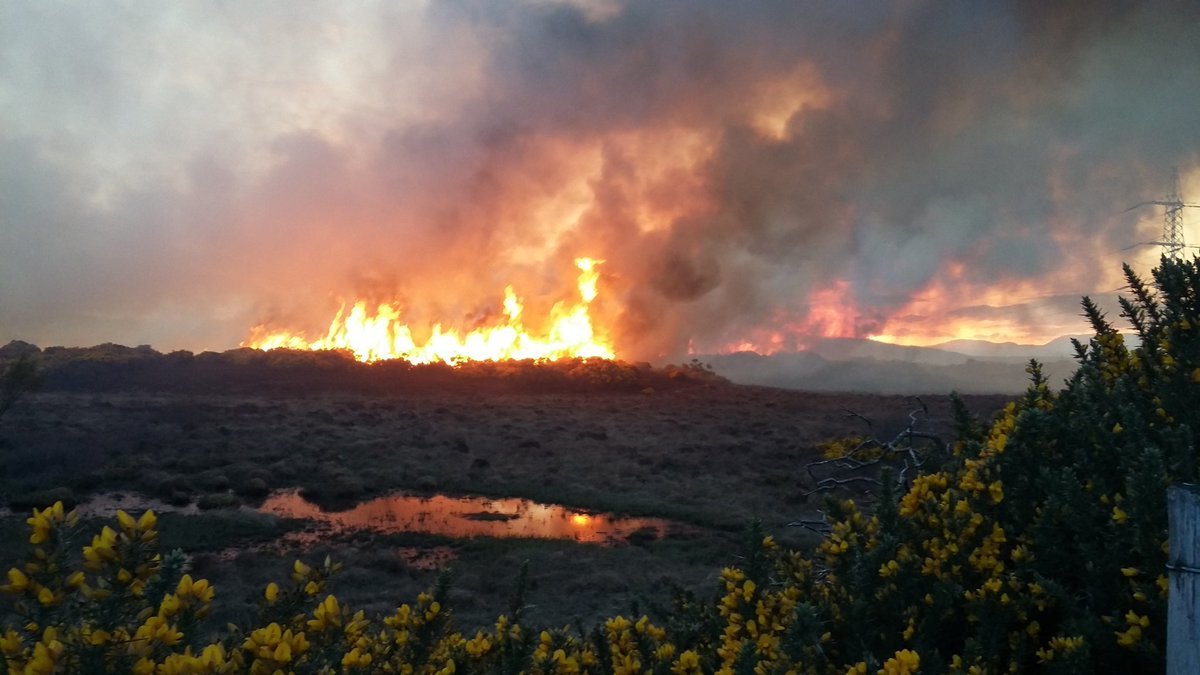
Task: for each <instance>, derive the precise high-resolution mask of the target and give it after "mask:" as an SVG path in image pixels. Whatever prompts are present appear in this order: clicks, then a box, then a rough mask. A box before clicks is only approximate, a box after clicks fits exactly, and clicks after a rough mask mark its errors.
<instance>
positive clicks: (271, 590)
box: [263, 581, 279, 605]
mask: <svg viewBox="0 0 1200 675" xmlns="http://www.w3.org/2000/svg"><path fill="white" fill-rule="evenodd" d="M263 597H264V598H266V600H267V604H269V605H273V604H275V601H276V600H278V599H279V584H276V583H275V582H274V581H272V582H271V583H269V584H267V589H266V590H265V591H263Z"/></svg>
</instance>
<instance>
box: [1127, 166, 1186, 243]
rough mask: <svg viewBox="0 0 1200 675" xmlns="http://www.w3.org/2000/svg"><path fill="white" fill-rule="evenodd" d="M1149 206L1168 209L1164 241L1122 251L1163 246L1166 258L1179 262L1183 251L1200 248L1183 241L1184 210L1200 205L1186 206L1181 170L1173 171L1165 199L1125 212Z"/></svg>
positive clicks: (1146, 203)
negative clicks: (1181, 192)
mask: <svg viewBox="0 0 1200 675" xmlns="http://www.w3.org/2000/svg"><path fill="white" fill-rule="evenodd" d="M1149 204H1157V205H1159V206H1163V207H1165V209H1166V210H1165V211H1164V213H1163V234H1162V241H1143V242H1138V243H1136V244H1134V245H1133V246H1126V247H1125V248H1123V249H1121V250H1123V251H1128V250H1129V249H1131V248H1134V247H1135V246H1161V247H1163V255H1164V256H1166V257H1168V258H1170V259H1172V260H1179V259H1180V258H1182V257H1183V249H1185V248H1200V246H1188V245H1187V244H1186V243H1184V241H1183V209H1184V208H1193V209H1194V208H1200V204H1185V203H1184V201H1183V197H1181V196H1180V195H1179V169H1177V168H1176V169H1172V170H1171V191H1170V192H1169V193H1167V196H1166V197H1165V198H1163V199H1156V200H1154V201H1149V202H1142V203H1140V204H1134V205H1133V206H1131V207H1129V208H1127V209H1125V212H1126V213H1128V212H1130V211H1132V210H1134V209H1137V208H1141V207H1143V206H1147V205H1149Z"/></svg>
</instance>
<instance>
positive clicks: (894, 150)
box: [0, 0, 1200, 358]
mask: <svg viewBox="0 0 1200 675" xmlns="http://www.w3.org/2000/svg"><path fill="white" fill-rule="evenodd" d="M1198 13H1200V9H1197V7H1196V6H1195V4H1194V3H1188V2H1166V1H1163V2H1150V3H1104V4H1103V5H1102V6H1098V5H1096V4H1095V3H1082V2H1080V3H1074V2H1069V3H1037V2H1002V3H990V4H988V5H987V6H986V7H980V6H978V5H972V6H966V5H962V4H961V3H953V2H918V3H875V4H871V5H869V6H862V5H857V6H853V7H851V6H846V5H842V4H836V5H828V6H824V5H813V4H808V3H790V2H765V3H757V4H756V5H754V7H753V8H748V7H745V6H739V5H733V4H730V3H724V2H717V1H716V0H713V1H711V2H698V3H688V4H683V3H638V2H626V3H621V2H608V3H596V4H592V3H559V2H548V1H544V2H513V3H494V2H486V1H484V0H450V1H444V2H432V3H414V4H411V5H405V6H403V7H396V6H393V5H392V4H391V3H375V4H373V3H361V4H355V5H352V6H347V5H342V4H338V3H316V4H313V5H311V6H309V7H308V8H307V9H306V11H304V12H295V11H294V10H291V9H285V8H283V7H271V6H265V5H247V4H227V3H200V2H196V3H174V4H172V5H168V6H163V7H158V8H155V9H154V10H153V11H138V12H133V11H122V10H120V9H113V8H111V7H106V8H99V7H93V6H91V5H88V4H86V3H57V4H53V3H38V4H30V3H25V4H18V3H13V4H7V5H5V6H3V7H0V325H2V326H4V327H5V328H6V331H5V333H7V334H5V335H0V338H3V339H7V338H23V339H27V340H30V341H33V342H38V343H42V344H51V343H68V344H88V343H94V342H102V341H106V340H113V341H119V342H126V343H131V344H136V343H143V342H149V343H152V344H154V345H155V346H159V347H161V348H175V347H186V348H191V349H199V348H227V347H230V346H233V345H234V344H236V342H237V341H238V340H239V339H241V338H242V337H244V336H245V334H246V330H247V329H248V328H249V327H250V326H251V325H254V324H257V323H260V322H262V321H271V322H275V323H279V324H284V325H289V326H294V327H297V328H304V329H307V330H310V331H319V330H320V329H321V328H322V326H323V324H324V323H325V322H327V320H328V318H329V316H330V315H331V314H332V311H333V309H336V306H337V302H338V300H339V298H349V297H353V296H360V295H365V296H371V297H379V298H384V297H387V298H398V299H401V300H402V301H403V304H404V305H405V307H406V311H408V312H409V313H410V316H412V317H413V319H414V321H423V320H428V321H434V320H442V321H448V322H453V321H456V320H459V319H463V320H471V317H479V316H483V315H486V314H487V313H488V312H491V311H495V309H496V305H497V303H498V302H499V298H500V297H502V291H503V287H504V286H505V285H506V284H509V283H512V284H514V285H515V286H517V287H519V288H520V289H521V293H522V295H523V297H527V298H528V300H529V302H530V303H531V305H532V306H533V307H537V306H539V304H541V305H548V304H549V303H550V302H552V301H553V300H554V299H555V298H556V297H559V296H561V295H562V294H563V293H564V292H569V289H570V288H571V284H572V281H573V278H574V274H575V270H574V267H573V265H572V263H571V260H572V259H573V258H574V257H575V256H578V255H589V256H593V257H597V258H602V259H604V260H606V262H605V264H604V266H603V267H602V270H603V273H604V277H603V279H602V286H603V292H604V295H603V296H602V299H601V300H600V301H598V304H597V308H596V309H597V311H598V312H600V313H601V314H602V316H603V318H604V320H605V321H606V322H608V323H610V324H611V325H612V330H613V331H614V335H615V337H616V338H617V339H618V346H619V347H621V349H622V353H623V354H626V355H628V356H629V357H630V358H660V357H672V356H678V355H679V354H681V353H682V352H683V351H684V350H686V349H687V348H688V345H689V344H692V345H693V346H694V347H695V348H699V349H714V348H718V347H721V346H723V345H726V344H732V343H737V342H738V341H739V340H742V339H744V338H745V336H746V335H750V334H754V333H756V332H762V331H764V330H765V331H768V332H770V331H778V330H781V329H784V328H785V327H786V326H803V325H806V324H805V321H804V317H806V316H811V315H813V314H814V312H816V310H817V307H816V305H815V304H814V303H815V300H814V298H817V299H820V300H821V301H822V302H825V301H827V300H829V299H830V298H831V297H834V296H835V295H836V297H837V298H840V302H842V303H843V304H844V305H845V308H846V311H850V309H853V311H854V312H856V316H857V317H859V318H858V319H857V320H856V321H850V322H836V323H837V325H839V326H842V325H845V326H856V328H854V329H853V330H855V331H858V332H866V331H870V330H873V329H874V328H877V327H878V326H880V325H883V324H884V323H885V322H886V319H887V317H889V316H891V315H895V314H898V313H903V312H907V311H909V310H911V304H912V300H913V298H914V297H917V296H919V295H920V294H921V293H925V292H929V289H933V288H939V289H948V288H950V287H951V282H953V284H957V285H958V288H959V289H960V291H961V297H955V296H954V295H953V294H949V293H947V294H945V295H944V296H942V297H943V299H944V300H945V302H947V303H949V304H947V305H945V306H941V307H932V306H926V307H925V309H924V311H925V312H926V316H927V318H928V324H929V326H930V327H931V329H932V327H934V326H937V325H938V322H939V320H940V319H941V318H945V317H950V318H960V319H961V318H964V317H962V316H958V317H954V316H953V312H954V311H955V310H956V309H958V308H962V307H970V306H972V305H976V304H979V299H978V297H976V296H978V295H979V294H986V291H987V289H988V288H992V287H994V286H996V284H1016V285H1023V287H1024V288H1026V289H1027V290H1029V289H1030V288H1033V287H1040V289H1041V292H1042V293H1043V294H1044V293H1055V294H1063V295H1066V296H1073V295H1076V294H1081V293H1085V292H1093V293H1094V292H1098V291H1104V292H1107V291H1109V290H1110V289H1112V288H1114V287H1115V286H1116V285H1118V282H1114V280H1115V279H1119V268H1118V267H1117V261H1118V254H1117V253H1116V252H1117V251H1118V250H1119V249H1120V248H1122V247H1123V246H1126V245H1128V244H1129V243H1133V242H1134V241H1141V240H1145V239H1147V238H1152V237H1154V236H1155V235H1154V234H1153V229H1152V228H1154V227H1155V215H1154V214H1153V213H1151V212H1147V213H1142V214H1132V215H1128V214H1122V211H1123V210H1124V209H1125V208H1126V207H1127V206H1129V205H1130V204H1132V203H1136V202H1138V201H1142V200H1144V199H1147V198H1152V197H1155V196H1158V195H1159V194H1161V192H1162V191H1163V190H1164V188H1165V180H1166V176H1167V174H1168V172H1169V170H1170V167H1171V166H1173V165H1178V166H1180V167H1181V168H1182V169H1183V170H1184V172H1185V174H1190V173H1191V172H1195V171H1196V170H1197V169H1198V168H1200V154H1198V149H1200V127H1197V125H1195V124H1194V119H1193V117H1194V116H1193V115H1191V111H1192V110H1194V109H1195V108H1196V104H1197V101H1196V97H1197V93H1196V92H1195V88H1194V87H1192V86H1190V83H1193V82H1196V81H1200V51H1198V49H1200V48H1197V46H1196V45H1198V44H1200V40H1198V39H1197V38H1198V37H1200V35H1198V33H1200V21H1197V20H1196V19H1198V18H1200V17H1198V16H1197V14H1198ZM1138 228H1140V230H1141V233H1140V234H1139V233H1138V232H1137V229H1138ZM1150 257H1152V256H1143V260H1148V259H1149V258H1150ZM839 284H844V285H839ZM830 289H834V290H835V291H836V293H835V294H831V291H830ZM1029 292H1033V291H1032V290H1029ZM1017 300H1020V299H1019V298H1018V299H1017ZM1014 302H1015V301H1014ZM1047 311H1048V310H1047ZM784 324H786V326H785V325H784ZM1014 325H1015V324H1014Z"/></svg>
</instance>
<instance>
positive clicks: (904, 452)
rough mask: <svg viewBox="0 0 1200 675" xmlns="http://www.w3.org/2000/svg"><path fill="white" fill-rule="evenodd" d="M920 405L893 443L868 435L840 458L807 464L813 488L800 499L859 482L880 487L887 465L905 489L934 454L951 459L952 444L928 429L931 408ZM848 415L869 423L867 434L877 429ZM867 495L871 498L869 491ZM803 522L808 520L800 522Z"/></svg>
mask: <svg viewBox="0 0 1200 675" xmlns="http://www.w3.org/2000/svg"><path fill="white" fill-rule="evenodd" d="M917 403H918V405H920V407H919V408H917V409H916V410H913V411H912V412H910V413H909V414H908V424H907V425H906V426H905V427H904V429H903V430H901V431H900V432H899V433H898V434H896V435H895V436H894V437H893V438H891V439H890V440H880V439H878V438H875V437H874V436H873V435H872V436H868V437H867V438H866V439H865V440H863V441H862V442H860V443H859V444H857V445H856V446H855V447H854V448H852V449H851V450H849V451H847V452H846V453H845V454H843V455H842V456H840V457H833V458H829V459H820V460H816V461H813V462H809V463H808V464H806V465H805V466H804V469H805V472H806V473H807V474H808V476H809V478H810V479H811V480H812V482H813V485H814V487H813V488H812V489H811V490H808V491H807V492H804V493H803V494H802V495H801V497H802V498H808V497H811V496H812V495H814V494H817V493H819V492H829V491H832V490H836V489H838V488H840V487H843V486H846V485H851V484H856V483H866V484H868V485H874V486H876V487H878V486H881V483H880V471H879V470H880V469H882V468H883V467H884V466H892V467H895V468H896V469H897V471H896V483H897V488H899V489H901V490H902V489H904V488H906V487H907V486H908V483H909V481H910V480H911V477H912V475H914V474H915V473H917V472H919V471H920V470H921V468H922V466H924V464H925V462H926V461H927V460H928V459H929V457H930V455H931V453H932V452H940V453H941V454H942V455H943V456H948V455H949V454H950V446H949V444H947V443H946V442H944V441H943V440H942V438H941V437H940V436H938V435H937V434H935V433H933V432H932V431H931V430H930V428H929V427H930V425H929V407H928V406H927V405H925V403H924V401H922V400H921V399H919V398H918V399H917ZM846 416H847V417H853V418H857V419H859V420H861V421H862V422H863V423H864V424H866V426H867V430H868V433H870V432H871V431H872V430H873V428H874V425H873V424H872V422H871V420H870V419H869V418H867V417H866V416H864V415H862V414H861V413H858V412H855V411H853V410H847V411H846ZM866 494H867V495H868V496H870V495H871V492H870V490H869V489H868V490H867V492H866ZM803 522H806V521H799V523H803ZM798 526H802V527H803V526H805V525H798ZM810 529H811V528H810Z"/></svg>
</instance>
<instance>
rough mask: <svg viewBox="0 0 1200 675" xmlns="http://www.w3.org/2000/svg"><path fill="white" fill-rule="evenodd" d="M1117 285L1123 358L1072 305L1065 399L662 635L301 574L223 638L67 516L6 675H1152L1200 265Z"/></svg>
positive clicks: (1035, 395)
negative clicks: (1073, 347) (1131, 339)
mask: <svg viewBox="0 0 1200 675" xmlns="http://www.w3.org/2000/svg"><path fill="white" fill-rule="evenodd" d="M1126 273H1127V276H1128V279H1129V283H1130V287H1131V289H1132V293H1133V296H1132V298H1130V299H1128V300H1125V301H1123V303H1122V307H1123V309H1124V311H1123V315H1124V316H1125V318H1126V319H1128V321H1129V322H1130V323H1131V325H1132V326H1133V328H1134V330H1135V332H1136V334H1137V338H1138V341H1139V344H1138V345H1137V347H1136V348H1132V349H1131V348H1129V347H1128V346H1127V345H1126V344H1125V339H1124V337H1123V336H1122V335H1121V334H1120V333H1118V332H1117V331H1116V330H1115V328H1114V327H1113V326H1112V325H1111V324H1110V323H1109V322H1108V321H1107V320H1106V319H1105V318H1104V317H1103V316H1101V315H1100V313H1099V312H1098V311H1097V310H1096V307H1095V306H1094V305H1093V304H1092V303H1091V302H1090V301H1089V300H1087V299H1085V300H1084V310H1085V314H1086V315H1087V317H1088V319H1089V321H1090V322H1091V324H1092V327H1093V329H1094V330H1095V336H1094V337H1093V338H1092V339H1091V340H1090V342H1089V343H1088V344H1086V345H1083V344H1080V345H1078V346H1077V349H1078V357H1079V363H1080V365H1079V369H1078V371H1077V372H1076V373H1075V374H1074V376H1073V377H1072V378H1071V379H1070V381H1069V382H1068V383H1067V386H1066V388H1065V389H1064V390H1062V391H1061V392H1057V393H1056V392H1052V391H1051V390H1050V388H1049V387H1048V386H1047V383H1046V382H1045V381H1044V378H1043V377H1042V375H1041V372H1040V369H1039V368H1038V366H1037V364H1031V365H1030V368H1029V372H1030V376H1031V380H1032V384H1031V386H1030V389H1029V391H1028V392H1027V394H1026V395H1024V396H1023V397H1021V398H1020V399H1018V400H1016V401H1013V402H1012V403H1011V404H1010V405H1009V406H1008V407H1006V408H1005V409H1004V410H1003V412H1001V413H1000V414H999V415H998V417H997V418H996V419H995V421H994V422H993V423H992V424H991V425H990V426H987V427H984V426H980V425H979V424H977V423H976V422H975V421H974V420H972V419H971V418H970V416H969V415H967V414H965V413H964V414H962V415H960V416H959V424H958V434H957V441H956V442H955V443H954V444H953V445H952V448H951V450H950V452H949V453H948V454H946V455H945V456H940V455H939V454H938V453H936V452H925V453H924V454H923V456H922V458H921V459H922V469H921V472H920V474H919V475H917V476H916V477H915V478H913V479H912V480H911V482H909V481H897V480H895V479H894V478H893V477H892V476H890V475H887V474H886V473H885V480H884V481H883V485H884V488H885V489H884V491H883V494H882V495H881V496H880V499H879V502H878V505H877V507H876V508H875V510H874V513H872V514H868V513H865V512H864V511H863V509H861V508H860V507H859V505H857V504H855V503H854V502H853V501H843V502H837V503H834V504H833V505H832V508H833V509H834V511H833V514H832V516H833V517H832V518H831V522H830V525H831V528H830V533H829V535H828V536H827V537H826V538H825V539H824V540H823V541H822V542H821V543H820V544H819V545H818V546H817V548H816V550H815V552H813V553H812V554H805V553H802V552H799V551H793V550H786V548H785V547H783V546H780V545H779V544H778V543H777V542H776V539H775V538H774V537H771V536H766V537H764V536H762V532H761V531H759V530H756V531H752V532H751V533H750V536H749V537H748V541H747V542H746V545H745V547H744V553H743V555H742V557H741V558H740V559H739V561H738V566H737V567H728V568H725V569H724V570H722V572H721V573H720V581H719V586H718V591H717V594H716V595H715V597H713V598H702V597H696V596H694V595H691V594H687V593H680V594H678V595H677V597H676V601H675V603H674V605H673V606H672V607H671V608H669V609H664V610H662V611H661V612H659V613H658V614H660V616H658V618H657V619H656V620H655V621H651V619H650V618H649V617H648V616H641V617H638V612H637V611H636V610H635V612H634V613H633V616H632V617H630V618H626V617H624V616H614V617H612V618H610V619H608V620H606V621H604V622H603V623H602V624H601V625H597V626H594V627H575V628H548V629H542V628H540V627H534V626H533V625H531V624H529V623H528V622H527V621H526V616H525V601H524V596H523V591H524V584H522V583H518V593H517V597H516V598H515V599H514V601H513V602H512V603H511V605H510V606H509V608H508V611H507V612H506V613H505V614H504V615H502V616H500V617H499V618H498V619H497V620H496V622H495V623H494V625H493V626H491V627H489V628H486V629H480V630H478V631H476V632H474V633H473V634H472V633H470V632H467V633H462V632H459V631H458V630H456V628H455V626H454V622H453V615H452V611H451V610H452V607H451V604H450V602H449V600H450V595H449V593H448V590H447V587H446V585H445V584H438V585H437V586H436V587H435V588H434V589H433V590H432V591H431V592H429V593H422V594H420V595H419V596H418V597H417V599H416V601H415V602H413V603H410V604H405V605H401V606H400V607H399V608H398V609H396V610H395V611H393V612H389V613H387V614H384V615H380V616H377V617H376V616H371V617H368V616H367V615H366V614H365V613H363V612H362V611H358V612H355V611H352V610H351V609H350V608H349V607H348V606H347V605H346V603H344V602H343V601H342V600H341V599H339V598H338V597H336V596H335V595H333V594H331V593H329V590H328V588H329V583H330V580H331V578H332V577H333V576H334V575H335V574H336V573H337V572H338V571H339V566H338V565H336V564H333V563H331V562H330V561H329V560H328V559H327V560H326V561H325V562H324V563H323V564H320V565H308V564H305V563H303V562H300V561H296V562H295V563H294V565H293V567H292V570H291V576H290V579H289V580H286V581H285V582H283V583H277V582H276V583H270V584H267V585H265V586H264V587H263V588H262V591H261V595H260V596H259V597H258V598H257V599H255V600H253V601H250V602H251V603H252V604H254V605H255V607H256V615H255V616H254V617H253V618H251V619H248V620H247V621H245V622H243V623H242V624H241V625H240V627H239V626H229V627H227V628H225V629H220V628H218V627H216V626H212V625H209V624H206V623H205V618H206V617H208V616H209V614H210V613H212V611H213V605H214V602H215V599H214V591H213V587H212V585H211V584H209V583H208V582H207V581H204V580H197V579H195V578H193V577H192V576H190V575H183V571H184V570H183V561H182V558H181V557H180V556H179V555H166V556H163V555H161V554H160V553H159V550H158V534H157V522H156V519H155V517H154V515H153V514H149V513H148V514H145V515H143V516H141V517H140V518H138V519H134V518H132V517H130V516H127V515H125V514H124V513H121V514H119V515H118V522H117V528H116V529H112V528H105V529H103V530H102V531H101V532H100V533H99V534H97V535H96V536H95V537H93V538H92V539H91V543H90V545H88V546H85V547H83V549H82V551H80V550H79V549H78V547H77V546H76V545H75V543H74V542H73V540H72V533H73V532H74V531H75V528H76V525H77V523H76V522H75V518H74V517H73V516H72V515H71V514H69V513H67V512H65V510H64V508H63V507H62V505H61V504H57V505H55V506H54V507H51V508H48V509H46V510H38V511H35V512H34V514H33V517H31V518H30V519H29V521H28V524H29V525H30V528H31V535H30V537H29V543H30V544H31V545H32V546H33V550H32V552H31V554H30V555H29V557H28V559H27V561H26V562H25V563H24V564H23V565H21V566H20V567H16V568H13V569H12V570H11V571H10V572H9V573H8V577H7V583H6V584H4V586H3V587H2V588H0V590H2V591H3V592H4V594H5V596H6V597H8V598H9V599H10V601H11V605H10V612H11V614H12V615H13V616H15V617H16V620H15V621H12V622H11V623H10V624H9V626H8V627H6V628H5V629H4V631H3V634H2V635H0V653H3V654H4V656H5V658H6V660H7V663H8V665H9V668H10V669H11V670H15V671H16V672H25V671H28V672H56V671H58V672H139V673H149V672H158V673H216V672H251V673H271V672H276V671H279V672H298V673H310V672H311V673H317V672H408V673H453V672H458V671H462V672H478V673H508V672H512V673H515V672H518V671H523V672H527V673H551V672H554V673H576V672H594V673H635V672H636V673H641V672H653V673H674V674H682V673H701V672H705V673H708V672H718V673H751V672H753V673H791V672H795V673H800V672H805V673H839V674H840V673H868V672H879V673H886V674H889V675H891V674H901V673H915V672H918V671H920V672H926V673H941V672H952V673H999V672H1027V671H1028V672H1049V673H1078V672H1161V671H1162V668H1163V647H1164V635H1165V625H1164V623H1165V603H1166V592H1167V584H1166V579H1165V577H1164V576H1163V575H1162V573H1161V572H1162V570H1163V569H1164V567H1165V564H1166V553H1165V545H1166V541H1165V539H1166V509H1165V495H1166V489H1167V486H1168V485H1169V484H1170V483H1171V482H1173V481H1177V480H1195V479H1197V477H1198V476H1197V462H1196V449H1197V440H1198V439H1197V434H1198V433H1200V425H1197V417H1196V416H1197V411H1198V410H1200V386H1198V384H1200V264H1198V263H1197V262H1196V261H1193V262H1175V261H1168V260H1164V261H1163V263H1162V266H1161V267H1160V268H1159V269H1157V270H1155V274H1154V279H1155V288H1156V290H1153V291H1152V290H1151V288H1150V287H1148V286H1147V285H1145V284H1143V282H1142V281H1141V280H1139V279H1138V278H1137V277H1136V276H1135V275H1133V274H1132V273H1131V272H1130V271H1129V270H1128V269H1127V270H1126ZM858 444H859V443H858V441H852V442H846V443H842V444H841V446H840V447H842V448H847V447H851V446H856V445H858ZM832 448H834V446H833V445H831V446H829V447H828V448H827V449H832ZM251 529H256V528H251ZM513 573H514V574H515V573H516V572H515V570H514V571H513ZM521 576H523V574H522V575H521ZM364 581H365V580H364ZM556 590H557V591H558V592H564V593H565V592H567V589H565V588H564V589H556Z"/></svg>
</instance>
